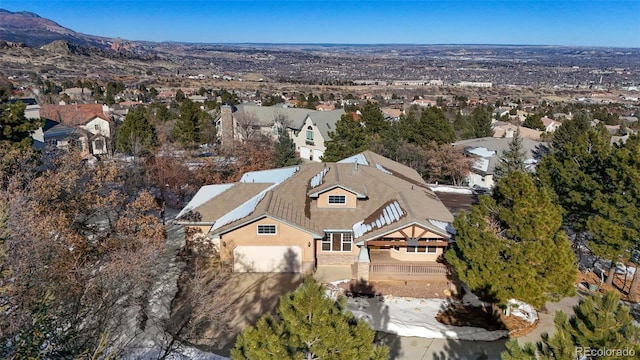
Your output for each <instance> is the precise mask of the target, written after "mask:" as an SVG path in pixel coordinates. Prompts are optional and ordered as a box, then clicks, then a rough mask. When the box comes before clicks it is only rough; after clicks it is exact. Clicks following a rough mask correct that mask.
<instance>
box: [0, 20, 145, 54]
mask: <svg viewBox="0 0 640 360" xmlns="http://www.w3.org/2000/svg"><path fill="white" fill-rule="evenodd" d="M2 40H4V41H5V42H9V43H23V44H25V45H26V46H29V47H32V48H40V47H42V46H45V45H46V46H47V47H53V48H58V50H60V49H59V47H60V46H61V45H62V46H63V47H64V46H65V45H64V44H62V43H59V42H58V41H62V42H64V43H66V44H69V46H67V47H69V49H66V50H64V51H65V52H67V50H69V51H70V52H71V53H76V54H77V53H78V52H77V51H80V50H81V49H74V48H73V47H74V46H80V47H84V48H97V49H100V50H107V51H111V52H115V53H136V52H139V51H137V50H138V49H136V48H135V47H136V46H135V44H134V43H132V42H129V41H126V40H121V39H109V38H105V37H100V36H93V35H86V34H82V33H79V32H75V31H73V30H71V29H68V28H66V27H64V26H61V25H60V24H58V23H56V22H55V21H52V20H49V19H45V18H43V17H40V16H38V15H37V14H34V13H31V12H26V11H19V12H11V11H8V10H5V9H0V41H2ZM52 43H53V44H52ZM56 52H57V51H56Z"/></svg>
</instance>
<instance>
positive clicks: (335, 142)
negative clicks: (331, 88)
mask: <svg viewBox="0 0 640 360" xmlns="http://www.w3.org/2000/svg"><path fill="white" fill-rule="evenodd" d="M329 137H330V138H331V141H328V142H326V143H325V144H326V147H327V149H326V150H325V152H324V155H323V157H322V161H327V162H332V161H339V160H342V159H344V158H347V157H349V156H352V155H355V154H357V153H359V152H362V151H364V150H367V148H368V147H369V141H370V140H371V135H370V133H369V131H368V130H367V129H366V128H365V127H364V126H363V125H362V124H361V123H360V122H359V121H356V120H354V118H353V114H344V115H342V116H341V117H340V120H338V121H337V122H336V130H335V131H330V132H329Z"/></svg>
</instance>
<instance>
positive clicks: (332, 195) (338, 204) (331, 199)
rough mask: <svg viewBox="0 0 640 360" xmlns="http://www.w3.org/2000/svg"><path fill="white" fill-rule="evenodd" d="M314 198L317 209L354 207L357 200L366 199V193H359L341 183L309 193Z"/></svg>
mask: <svg viewBox="0 0 640 360" xmlns="http://www.w3.org/2000/svg"><path fill="white" fill-rule="evenodd" d="M309 197H310V198H312V199H315V200H316V203H317V206H318V208H319V209H327V208H332V209H355V208H356V207H357V205H358V200H364V199H366V198H367V197H366V195H364V194H360V193H358V192H357V191H353V190H351V189H348V188H346V187H343V186H341V185H334V186H332V187H329V188H325V189H322V190H319V191H317V192H314V193H311V194H309Z"/></svg>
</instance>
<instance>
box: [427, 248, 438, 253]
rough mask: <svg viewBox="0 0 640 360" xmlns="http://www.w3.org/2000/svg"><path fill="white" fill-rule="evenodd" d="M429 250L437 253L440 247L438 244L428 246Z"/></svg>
mask: <svg viewBox="0 0 640 360" xmlns="http://www.w3.org/2000/svg"><path fill="white" fill-rule="evenodd" d="M427 252H428V253H432V254H435V253H436V252H438V247H437V246H427Z"/></svg>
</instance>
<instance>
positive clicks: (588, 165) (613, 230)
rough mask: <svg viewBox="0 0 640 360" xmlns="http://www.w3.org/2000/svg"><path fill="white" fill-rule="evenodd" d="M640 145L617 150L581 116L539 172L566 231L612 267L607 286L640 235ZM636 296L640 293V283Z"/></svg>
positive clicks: (564, 130) (564, 129)
mask: <svg viewBox="0 0 640 360" xmlns="http://www.w3.org/2000/svg"><path fill="white" fill-rule="evenodd" d="M638 143H639V141H638V140H637V139H636V138H633V137H632V138H631V139H630V141H627V143H626V144H623V145H618V146H612V145H611V144H610V142H609V135H608V134H606V133H605V132H604V131H603V130H602V129H601V128H598V127H596V128H591V127H590V126H589V123H588V117H587V116H586V115H585V114H583V113H578V114H576V116H575V117H574V118H573V119H572V120H570V121H566V122H565V123H563V125H562V126H561V127H560V128H559V129H558V130H557V131H556V134H555V135H554V139H553V141H552V149H551V153H550V154H549V155H548V156H545V157H544V158H543V159H542V161H541V162H540V163H539V164H538V166H537V167H536V170H537V175H538V177H539V179H540V180H541V182H542V183H543V184H547V185H548V186H549V187H550V188H551V189H553V190H554V192H555V196H556V199H557V200H556V201H557V203H558V204H560V205H561V206H562V207H563V208H564V211H565V214H566V215H567V216H566V220H565V223H566V225H567V226H569V227H571V228H572V229H573V230H574V231H575V232H576V233H578V235H579V236H580V237H581V238H589V241H588V246H589V248H590V249H591V250H592V251H593V252H594V254H596V255H597V256H599V257H602V258H604V259H607V260H610V261H612V263H613V265H612V266H611V267H610V269H609V273H608V275H607V279H606V282H607V283H608V284H612V282H613V278H614V276H615V262H616V261H617V260H618V258H619V257H622V258H623V259H624V258H627V257H628V255H629V253H628V252H627V250H628V249H630V248H633V247H635V245H636V242H637V241H638V238H639V236H640V235H639V234H640V212H639V211H640V210H638V208H639V206H640V194H639V193H638V191H637V189H638V186H640V180H639V179H640V163H639V161H638V154H639V153H640V148H639V145H638ZM634 280H635V282H634V285H633V286H632V287H633V292H634V295H635V292H636V291H637V286H636V285H637V278H634Z"/></svg>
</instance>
